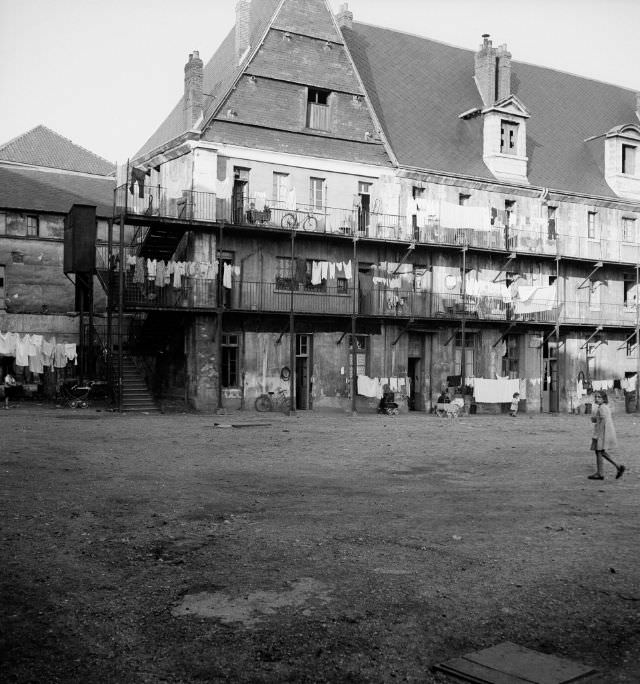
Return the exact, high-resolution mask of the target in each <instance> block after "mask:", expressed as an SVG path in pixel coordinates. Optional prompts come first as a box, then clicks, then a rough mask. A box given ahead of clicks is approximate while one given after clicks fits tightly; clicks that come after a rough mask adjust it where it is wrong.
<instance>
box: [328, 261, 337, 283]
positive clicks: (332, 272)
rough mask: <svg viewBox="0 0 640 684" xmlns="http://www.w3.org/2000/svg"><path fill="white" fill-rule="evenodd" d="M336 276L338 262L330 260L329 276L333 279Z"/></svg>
mask: <svg viewBox="0 0 640 684" xmlns="http://www.w3.org/2000/svg"><path fill="white" fill-rule="evenodd" d="M335 277H336V264H335V261H330V262H329V278H330V279H331V280H333V279H334V278H335Z"/></svg>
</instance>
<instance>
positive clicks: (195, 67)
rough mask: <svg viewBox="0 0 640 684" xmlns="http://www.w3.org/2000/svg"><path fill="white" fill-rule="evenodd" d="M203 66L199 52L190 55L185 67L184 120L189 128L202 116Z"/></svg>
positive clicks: (195, 51)
mask: <svg viewBox="0 0 640 684" xmlns="http://www.w3.org/2000/svg"><path fill="white" fill-rule="evenodd" d="M203 66H204V65H203V63H202V60H201V59H200V56H199V53H198V51H197V50H194V51H193V52H192V53H190V54H189V61H188V62H187V63H186V64H185V65H184V118H185V126H186V127H187V128H191V127H192V126H193V125H194V124H195V123H196V121H197V120H198V119H199V118H200V117H201V116H202V99H203V98H202V79H203Z"/></svg>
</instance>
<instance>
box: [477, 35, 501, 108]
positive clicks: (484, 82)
mask: <svg viewBox="0 0 640 684" xmlns="http://www.w3.org/2000/svg"><path fill="white" fill-rule="evenodd" d="M475 65H476V68H475V78H476V85H477V86H478V90H479V91H480V97H482V102H483V103H484V105H485V106H486V107H488V106H489V105H492V104H493V103H494V102H495V100H496V98H495V96H496V50H495V48H494V47H493V46H492V44H491V41H490V40H489V34H488V33H483V34H482V45H481V46H480V48H479V49H478V52H476V55H475Z"/></svg>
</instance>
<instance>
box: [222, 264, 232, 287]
mask: <svg viewBox="0 0 640 684" xmlns="http://www.w3.org/2000/svg"><path fill="white" fill-rule="evenodd" d="M231 270H232V269H231V264H224V266H223V268H222V287H226V288H227V290H230V289H231Z"/></svg>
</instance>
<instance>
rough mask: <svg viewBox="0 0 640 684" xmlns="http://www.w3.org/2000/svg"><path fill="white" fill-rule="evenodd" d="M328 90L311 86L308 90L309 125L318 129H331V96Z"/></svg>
mask: <svg viewBox="0 0 640 684" xmlns="http://www.w3.org/2000/svg"><path fill="white" fill-rule="evenodd" d="M330 95H331V93H330V91H328V90H319V89H318V88H309V89H308V92H307V127H308V128H314V129H315V130H317V131H328V130H329V96H330Z"/></svg>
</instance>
